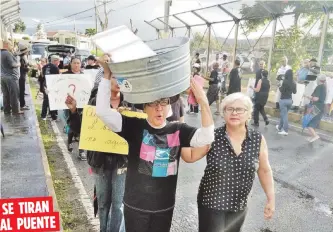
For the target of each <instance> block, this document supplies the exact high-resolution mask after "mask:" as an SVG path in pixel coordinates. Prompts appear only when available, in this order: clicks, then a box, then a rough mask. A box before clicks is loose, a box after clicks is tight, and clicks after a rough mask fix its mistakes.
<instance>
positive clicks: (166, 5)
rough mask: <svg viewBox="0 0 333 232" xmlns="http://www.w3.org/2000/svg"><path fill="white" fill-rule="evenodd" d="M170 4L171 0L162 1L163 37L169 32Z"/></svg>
mask: <svg viewBox="0 0 333 232" xmlns="http://www.w3.org/2000/svg"><path fill="white" fill-rule="evenodd" d="M171 4H172V0H165V3H164V36H163V38H165V37H167V36H168V33H169V15H170V6H171Z"/></svg>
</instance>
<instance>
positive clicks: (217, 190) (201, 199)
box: [198, 126, 261, 212]
mask: <svg viewBox="0 0 333 232" xmlns="http://www.w3.org/2000/svg"><path fill="white" fill-rule="evenodd" d="M260 143H261V134H260V133H259V132H257V131H255V130H252V129H248V130H247V136H246V138H245V140H244V141H243V143H242V152H241V154H239V155H238V156H237V155H236V153H235V151H234V149H233V148H232V146H231V142H230V140H229V138H228V135H227V133H226V127H225V126H223V127H220V128H217V129H215V141H214V142H213V144H212V147H211V149H210V151H209V152H208V154H207V166H206V169H205V174H204V176H203V178H202V180H201V183H200V186H199V194H198V204H199V206H204V207H207V208H211V209H216V210H222V211H231V212H237V211H240V210H244V209H245V208H246V206H247V197H248V195H249V193H250V191H251V189H252V186H253V181H254V178H255V172H256V171H257V168H258V164H259V151H260Z"/></svg>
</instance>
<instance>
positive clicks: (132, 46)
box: [92, 26, 156, 63]
mask: <svg viewBox="0 0 333 232" xmlns="http://www.w3.org/2000/svg"><path fill="white" fill-rule="evenodd" d="M92 40H93V42H94V43H95V44H96V45H97V46H98V47H99V48H100V49H101V50H102V51H103V52H108V53H111V54H112V62H114V63H118V62H124V61H130V60H136V59H142V58H147V57H151V56H155V55H156V53H155V52H154V51H153V50H152V49H151V48H150V47H149V46H148V45H147V44H145V43H144V42H143V41H142V40H141V39H140V38H139V37H138V36H136V35H135V34H134V33H133V32H132V31H131V30H130V29H129V28H128V27H126V26H119V27H115V28H112V29H110V30H107V31H103V32H101V33H98V34H96V35H95V36H93V38H92Z"/></svg>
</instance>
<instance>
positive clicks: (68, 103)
mask: <svg viewBox="0 0 333 232" xmlns="http://www.w3.org/2000/svg"><path fill="white" fill-rule="evenodd" d="M65 104H66V106H67V107H68V109H69V110H70V111H71V112H72V113H75V111H76V100H75V99H74V97H72V96H71V95H69V94H67V98H66V101H65Z"/></svg>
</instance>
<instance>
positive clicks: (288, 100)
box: [276, 69, 297, 135]
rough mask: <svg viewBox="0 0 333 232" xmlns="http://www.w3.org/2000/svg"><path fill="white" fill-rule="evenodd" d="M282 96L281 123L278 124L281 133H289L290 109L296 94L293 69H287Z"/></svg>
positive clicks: (281, 91) (281, 89)
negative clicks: (293, 95)
mask: <svg viewBox="0 0 333 232" xmlns="http://www.w3.org/2000/svg"><path fill="white" fill-rule="evenodd" d="M279 90H280V93H281V97H280V101H279V106H280V123H279V125H276V129H277V131H278V134H279V135H288V129H289V124H288V111H289V109H290V108H291V106H292V103H293V100H292V94H296V91H297V89H296V83H295V81H294V79H293V71H292V70H291V69H289V70H287V71H286V73H285V75H284V80H283V82H282V85H281V87H280V88H279Z"/></svg>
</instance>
